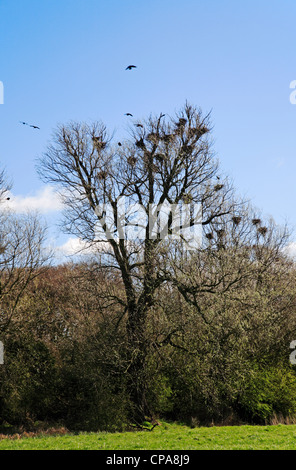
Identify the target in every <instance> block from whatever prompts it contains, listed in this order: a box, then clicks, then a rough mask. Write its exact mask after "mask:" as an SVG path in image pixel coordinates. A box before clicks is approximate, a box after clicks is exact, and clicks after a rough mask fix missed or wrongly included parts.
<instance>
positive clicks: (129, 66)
mask: <svg viewBox="0 0 296 470" xmlns="http://www.w3.org/2000/svg"><path fill="white" fill-rule="evenodd" d="M136 68H137V66H136V65H128V66H127V67H126V69H125V70H132V69H136Z"/></svg>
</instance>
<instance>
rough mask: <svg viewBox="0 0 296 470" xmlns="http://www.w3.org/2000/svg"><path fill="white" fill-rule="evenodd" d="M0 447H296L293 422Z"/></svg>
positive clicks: (39, 438)
mask: <svg viewBox="0 0 296 470" xmlns="http://www.w3.org/2000/svg"><path fill="white" fill-rule="evenodd" d="M1 437H2V438H1V440H0V450H295V449H296V425H281V424H279V425H273V426H221V427H208V428H206V427H201V428H198V427H195V428H190V427H189V426H185V425H182V424H176V423H161V425H160V426H158V427H157V428H154V429H153V431H152V432H149V431H140V432H124V433H105V432H99V433H79V434H68V433H66V434H63V435H59V434H55V435H46V434H37V435H34V436H30V434H26V433H24V434H23V435H21V434H16V435H12V436H3V435H2V436H1Z"/></svg>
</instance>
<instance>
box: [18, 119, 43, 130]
mask: <svg viewBox="0 0 296 470" xmlns="http://www.w3.org/2000/svg"><path fill="white" fill-rule="evenodd" d="M20 123H21V124H24V126H29V127H33V128H34V129H40V127H38V126H34V125H32V124H28V123H27V122H24V121H20Z"/></svg>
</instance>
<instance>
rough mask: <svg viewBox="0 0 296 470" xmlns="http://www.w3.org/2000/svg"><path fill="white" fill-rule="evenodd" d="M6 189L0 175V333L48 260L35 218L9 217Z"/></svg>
mask: <svg viewBox="0 0 296 470" xmlns="http://www.w3.org/2000/svg"><path fill="white" fill-rule="evenodd" d="M9 189H10V185H9V184H8V183H7V179H6V176H5V174H4V172H1V174H0V311H1V319H0V331H2V332H3V331H4V330H5V329H6V328H7V327H8V325H9V324H10V320H11V318H12V316H13V314H14V312H15V310H16V307H17V305H18V303H19V301H20V299H21V297H22V295H23V293H24V292H25V290H26V287H27V286H28V284H29V282H30V281H31V280H32V279H33V278H34V277H35V276H37V275H38V274H39V272H40V269H41V267H42V266H46V264H47V263H48V262H49V260H50V257H51V255H50V253H49V251H48V250H45V249H44V246H43V245H44V241H45V237H46V228H45V226H43V225H42V224H41V222H40V220H39V218H38V216H37V214H32V213H31V214H21V215H19V214H16V213H13V212H12V211H11V210H10V209H9V207H8V204H6V206H5V207H4V206H3V207H1V203H4V201H6V199H8V198H7V194H8V190H9Z"/></svg>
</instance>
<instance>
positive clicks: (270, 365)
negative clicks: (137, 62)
mask: <svg viewBox="0 0 296 470" xmlns="http://www.w3.org/2000/svg"><path fill="white" fill-rule="evenodd" d="M211 133H212V131H211V123H210V116H209V115H206V116H204V115H203V114H202V112H201V110H200V109H198V108H196V107H194V106H192V105H190V104H189V103H185V105H184V107H183V108H182V109H181V110H180V111H179V112H178V113H176V116H173V117H172V118H166V116H164V115H160V116H150V117H149V118H148V119H147V120H145V121H141V122H140V123H139V122H136V123H134V125H133V126H132V127H131V129H130V134H129V136H128V137H127V138H126V139H124V140H121V141H120V142H118V141H115V139H114V137H111V136H110V135H109V134H108V132H107V129H106V127H105V126H104V125H103V124H102V123H93V124H85V123H73V122H72V123H70V124H68V125H65V126H60V127H58V129H57V130H56V133H55V136H54V138H53V141H52V143H51V144H50V145H49V147H48V148H47V149H46V151H45V152H44V155H43V156H42V157H41V158H40V160H39V164H38V168H37V171H38V173H39V174H40V176H41V177H42V179H43V180H44V181H45V182H50V183H51V184H55V185H56V189H57V191H58V192H59V193H60V195H61V197H62V198H63V202H64V205H65V208H66V209H65V211H64V216H65V219H64V223H63V226H64V229H65V231H66V233H71V234H72V235H76V236H77V237H79V238H80V239H82V240H83V241H85V242H87V244H88V246H91V247H92V253H93V254H92V255H91V256H90V255H89V256H88V257H86V258H85V259H82V261H81V262H79V263H74V262H73V263H67V264H64V265H60V266H51V265H50V264H49V261H48V259H47V255H46V251H44V249H43V245H44V237H45V233H44V229H43V228H42V227H41V225H40V223H39V222H38V219H36V218H34V217H33V216H30V217H29V218H28V216H26V217H25V220H24V219H23V220H22V221H20V220H19V217H17V216H15V215H14V214H11V213H8V212H5V211H2V212H1V217H2V218H3V224H2V225H1V234H0V236H1V239H0V247H1V253H0V268H1V278H0V308H1V325H0V326H1V338H0V339H1V340H2V341H3V342H4V343H5V351H6V356H5V364H4V366H1V370H0V374H1V375H0V380H1V389H0V410H1V411H0V417H1V419H2V421H3V422H8V423H14V424H17V423H27V425H28V423H30V422H31V423H33V422H36V421H45V422H61V423H63V424H65V425H66V426H68V427H69V428H72V429H85V430H97V429H109V430H114V429H122V428H124V427H128V426H130V425H131V424H136V425H139V426H140V425H141V423H143V422H144V421H145V420H150V421H151V422H153V420H155V419H157V418H162V417H165V418H167V419H180V420H183V421H184V420H189V421H190V422H192V423H199V424H209V423H211V422H216V423H219V422H230V421H231V420H232V421H233V422H256V423H259V422H260V423H261V422H270V420H272V419H273V417H274V416H282V417H283V418H284V419H288V418H289V419H292V418H293V416H295V413H296V401H295V399H294V397H295V393H294V392H295V389H296V376H295V369H294V366H293V365H292V364H291V363H290V362H289V354H290V351H289V345H290V342H291V341H292V340H294V339H295V338H296V336H295V335H296V332H295V324H296V322H295V314H294V307H295V264H294V262H293V260H292V259H291V258H289V256H288V255H287V253H286V251H285V248H286V246H287V244H288V242H289V233H288V230H287V227H279V226H278V225H277V224H276V223H275V222H274V221H273V220H272V219H270V218H266V217H264V216H263V215H262V214H259V212H258V211H257V210H255V208H253V207H252V205H251V204H249V203H248V202H246V201H244V200H243V199H242V198H241V197H240V196H239V195H238V194H237V191H236V190H235V188H234V187H233V185H232V183H231V182H230V180H229V178H227V177H225V176H223V175H222V172H221V167H220V164H219V162H218V160H217V159H216V157H215V154H214V152H213V150H212V145H211ZM1 187H2V188H3V194H2V197H4V196H5V179H4V178H3V177H2V185H1ZM122 197H125V198H126V199H127V200H128V201H129V202H130V203H134V204H139V205H141V207H142V208H143V209H144V211H145V212H146V214H147V215H148V214H149V211H150V208H151V205H153V207H161V206H162V205H163V204H164V203H165V202H168V203H169V204H171V205H172V206H178V205H180V204H189V205H194V204H196V205H200V207H202V218H201V220H198V221H196V220H195V219H194V218H192V219H191V220H190V225H191V226H194V224H197V223H198V224H200V225H201V229H202V238H201V243H200V245H199V246H198V247H196V248H195V249H194V250H193V251H190V252H188V251H187V250H184V239H182V237H179V238H177V239H172V238H170V239H168V238H165V237H164V238H162V237H159V236H157V237H151V236H150V235H151V233H150V232H149V227H148V224H147V225H144V226H143V227H142V232H141V233H142V236H141V238H140V237H139V238H133V240H128V239H127V238H125V237H122V236H120V232H119V228H118V226H116V225H113V226H111V227H110V226H109V225H108V223H107V221H106V217H105V215H106V214H105V213H104V211H99V210H98V207H100V208H102V207H104V205H106V204H108V205H109V207H111V208H112V211H113V215H114V220H116V218H117V215H118V213H119V201H120V198H122ZM124 223H126V224H127V223H132V214H128V213H127V214H125V220H124ZM98 227H99V229H98ZM166 228H167V231H168V234H170V233H172V231H173V218H172V216H171V214H170V215H169V217H168V221H167V226H166ZM110 233H111V234H112V236H110ZM143 233H144V236H143ZM227 420H228V421H227Z"/></svg>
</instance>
